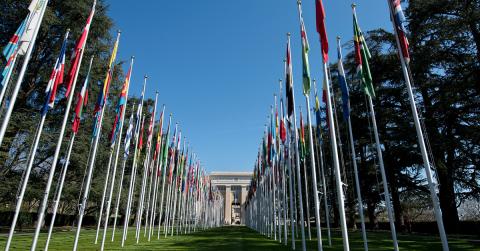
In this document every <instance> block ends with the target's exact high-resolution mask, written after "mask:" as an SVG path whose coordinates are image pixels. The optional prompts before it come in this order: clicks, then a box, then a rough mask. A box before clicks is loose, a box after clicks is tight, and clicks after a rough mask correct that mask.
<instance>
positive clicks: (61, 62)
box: [42, 31, 69, 115]
mask: <svg viewBox="0 0 480 251" xmlns="http://www.w3.org/2000/svg"><path fill="white" fill-rule="evenodd" d="M68 33H69V32H68V31H67V33H66V34H65V38H64V39H63V43H62V48H61V49H60V54H59V55H58V58H57V61H56V62H55V66H54V67H53V70H52V73H51V74H50V80H49V81H48V84H47V89H46V90H45V93H47V100H46V102H45V105H44V106H43V108H42V114H43V115H44V114H46V113H47V112H48V110H49V109H52V108H53V105H54V103H55V96H56V93H57V88H58V85H60V84H63V72H64V68H65V51H66V49H67V48H66V47H67V40H68Z"/></svg>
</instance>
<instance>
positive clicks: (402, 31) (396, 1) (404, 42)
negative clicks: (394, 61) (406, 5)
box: [388, 0, 410, 64]
mask: <svg viewBox="0 0 480 251" xmlns="http://www.w3.org/2000/svg"><path fill="white" fill-rule="evenodd" d="M388 1H390V7H391V13H392V22H393V24H394V26H395V30H396V33H397V37H398V41H399V43H400V49H401V51H402V56H403V59H404V60H405V62H406V63H407V64H408V63H410V53H409V52H408V46H409V45H408V39H407V36H406V34H407V29H406V28H405V25H404V23H405V15H404V14H403V10H402V5H401V4H400V0H388Z"/></svg>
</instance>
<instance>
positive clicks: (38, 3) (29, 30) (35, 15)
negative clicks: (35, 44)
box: [18, 0, 48, 55]
mask: <svg viewBox="0 0 480 251" xmlns="http://www.w3.org/2000/svg"><path fill="white" fill-rule="evenodd" d="M47 4H48V1H47V0H32V2H31V3H30V5H29V6H28V11H29V14H28V16H27V22H26V26H25V30H24V32H23V34H22V36H21V37H20V38H19V40H20V42H19V48H18V54H19V55H25V53H27V50H28V47H29V46H30V42H32V39H33V34H34V33H35V28H36V27H37V26H39V23H40V22H41V20H40V16H41V12H42V9H43V8H46V5H47Z"/></svg>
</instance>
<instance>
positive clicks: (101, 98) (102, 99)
mask: <svg viewBox="0 0 480 251" xmlns="http://www.w3.org/2000/svg"><path fill="white" fill-rule="evenodd" d="M119 40H120V33H118V35H117V40H116V41H115V44H114V46H113V50H112V55H111V56H110V60H109V62H108V70H107V76H106V77H105V80H104V81H103V86H102V89H101V90H100V92H99V93H98V98H97V102H96V104H95V109H94V111H93V112H94V116H95V122H94V125H93V137H95V136H97V132H98V128H99V127H100V122H101V121H100V119H101V118H100V117H101V116H100V115H101V112H100V111H101V110H102V109H103V106H104V105H105V103H106V101H107V97H108V91H109V89H110V82H111V81H112V75H113V62H115V58H116V57H117V50H118V43H119Z"/></svg>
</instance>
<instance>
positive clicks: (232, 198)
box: [210, 172, 252, 225]
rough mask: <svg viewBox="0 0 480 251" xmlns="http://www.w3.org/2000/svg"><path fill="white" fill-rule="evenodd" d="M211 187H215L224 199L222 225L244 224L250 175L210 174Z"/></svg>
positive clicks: (244, 173) (232, 173) (237, 173)
mask: <svg viewBox="0 0 480 251" xmlns="http://www.w3.org/2000/svg"><path fill="white" fill-rule="evenodd" d="M210 179H211V180H212V185H215V186H216V187H217V188H218V190H219V191H220V193H221V194H222V196H223V198H224V199H225V207H224V210H225V212H224V214H223V215H224V216H225V217H224V218H225V219H224V223H225V224H226V225H240V224H245V219H244V215H245V212H244V210H245V199H246V198H247V193H248V189H249V186H250V181H251V179H252V173H250V172H212V173H211V174H210Z"/></svg>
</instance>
